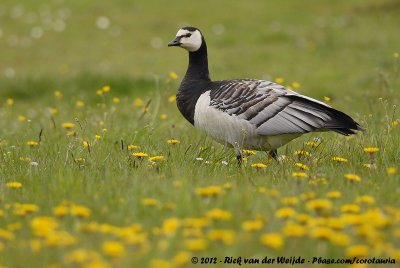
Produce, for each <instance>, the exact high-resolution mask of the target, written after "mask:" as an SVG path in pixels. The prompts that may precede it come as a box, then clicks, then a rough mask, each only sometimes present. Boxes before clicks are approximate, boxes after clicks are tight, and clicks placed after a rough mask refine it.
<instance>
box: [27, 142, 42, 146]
mask: <svg viewBox="0 0 400 268" xmlns="http://www.w3.org/2000/svg"><path fill="white" fill-rule="evenodd" d="M26 144H27V145H29V146H30V147H35V146H38V145H39V142H37V141H27V142H26Z"/></svg>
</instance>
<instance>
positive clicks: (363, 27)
mask: <svg viewBox="0 0 400 268" xmlns="http://www.w3.org/2000/svg"><path fill="white" fill-rule="evenodd" d="M399 12H400V1H398V0H352V1H345V0H337V1H319V0H308V1H293V0H283V1H263V0H254V1H211V0H206V1H167V0H157V1H127V0H116V1H102V2H99V1H78V0H69V1H66V0H43V1H35V0H24V1H13V0H2V1H1V3H0V51H1V54H0V87H1V91H2V95H5V96H7V97H13V96H20V97H21V98H23V97H25V98H29V99H32V97H37V96H32V95H31V93H32V91H36V92H37V91H39V92H43V91H45V90H47V89H49V90H50V89H51V90H54V89H55V88H58V87H61V88H62V89H63V90H64V91H67V92H76V91H77V90H78V91H82V90H86V89H90V90H94V88H95V87H98V86H101V85H102V84H104V83H110V84H113V83H114V84H115V85H116V90H119V91H120V92H123V94H134V95H141V94H146V92H148V91H149V90H151V89H152V88H154V84H155V82H154V81H156V80H157V79H159V78H165V77H167V74H168V72H170V71H175V72H176V73H177V74H178V75H179V78H181V77H182V76H183V74H184V72H185V70H186V65H187V58H186V57H187V55H186V53H184V51H183V50H180V49H176V48H175V49H174V48H167V46H166V44H167V43H168V41H170V40H171V39H172V38H173V37H174V35H175V33H176V32H177V30H178V29H179V27H181V26H185V25H193V26H197V27H199V28H200V29H201V30H202V31H203V34H204V35H205V37H206V40H207V44H208V48H209V62H210V71H211V76H212V78H213V79H216V80H217V79H229V78H263V79H274V78H275V77H283V78H285V82H286V84H290V83H291V82H292V81H298V82H300V84H301V85H302V87H301V89H300V91H301V93H305V94H309V95H312V96H314V97H317V98H322V97H323V96H325V95H330V96H331V97H333V98H335V97H336V98H339V97H340V98H342V97H343V95H344V98H343V99H344V100H346V97H347V99H349V98H350V99H353V98H361V97H368V96H371V95H374V94H380V95H382V94H383V95H385V92H379V93H374V92H376V88H377V87H379V85H380V83H382V81H383V80H385V77H384V75H382V73H385V71H386V68H389V67H388V66H390V64H391V62H392V61H393V55H394V53H396V52H399V51H400V48H399V44H400V35H399V25H400V16H399V15H398V14H399ZM380 74H381V76H383V78H382V77H380ZM24 81H25V82H24ZM138 81H139V86H138V87H134V86H132V85H133V84H135V83H138ZM39 95H40V94H39ZM382 97H384V96H382ZM366 99H368V98H366ZM338 105H339V108H349V107H351V104H346V102H342V103H339V104H338ZM364 108H365V109H367V108H368V107H367V106H366V107H364ZM364 108H363V107H361V109H364Z"/></svg>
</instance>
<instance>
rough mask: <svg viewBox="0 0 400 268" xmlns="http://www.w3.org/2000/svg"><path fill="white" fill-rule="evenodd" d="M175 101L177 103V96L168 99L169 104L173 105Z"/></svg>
mask: <svg viewBox="0 0 400 268" xmlns="http://www.w3.org/2000/svg"><path fill="white" fill-rule="evenodd" d="M175 101H176V95H171V96H169V97H168V102H169V103H173V102H175Z"/></svg>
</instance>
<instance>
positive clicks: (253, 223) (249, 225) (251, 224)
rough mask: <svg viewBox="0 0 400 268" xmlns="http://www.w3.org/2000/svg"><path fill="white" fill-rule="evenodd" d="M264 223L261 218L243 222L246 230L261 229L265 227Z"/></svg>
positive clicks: (243, 227)
mask: <svg viewBox="0 0 400 268" xmlns="http://www.w3.org/2000/svg"><path fill="white" fill-rule="evenodd" d="M263 226H264V223H263V221H262V220H260V219H255V220H248V221H244V222H243V223H242V229H243V230H244V231H246V232H254V231H259V230H261V229H262V228H263Z"/></svg>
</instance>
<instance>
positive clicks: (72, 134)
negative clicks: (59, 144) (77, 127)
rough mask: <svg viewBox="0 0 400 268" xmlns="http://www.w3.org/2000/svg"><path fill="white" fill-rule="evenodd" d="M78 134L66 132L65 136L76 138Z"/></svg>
mask: <svg viewBox="0 0 400 268" xmlns="http://www.w3.org/2000/svg"><path fill="white" fill-rule="evenodd" d="M76 135H78V133H77V132H76V131H67V136H68V137H76Z"/></svg>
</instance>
